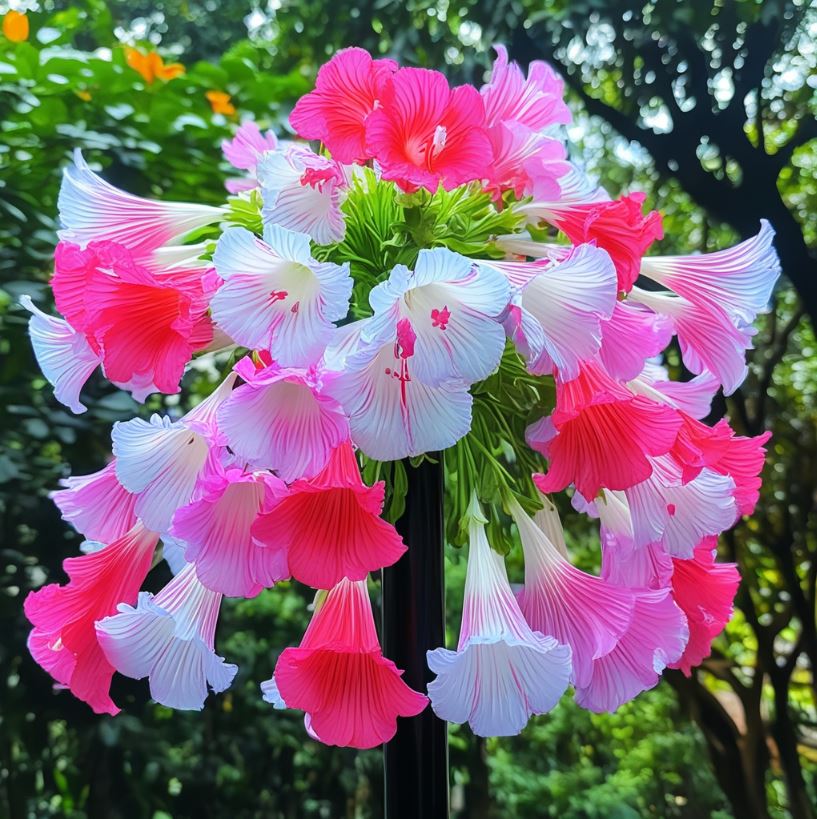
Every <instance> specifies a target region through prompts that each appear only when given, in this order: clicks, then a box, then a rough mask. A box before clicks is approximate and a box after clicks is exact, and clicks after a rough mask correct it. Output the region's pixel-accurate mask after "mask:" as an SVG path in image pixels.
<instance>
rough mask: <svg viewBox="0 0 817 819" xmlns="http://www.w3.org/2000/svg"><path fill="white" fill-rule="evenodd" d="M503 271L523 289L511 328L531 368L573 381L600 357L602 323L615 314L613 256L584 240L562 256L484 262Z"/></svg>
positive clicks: (510, 318)
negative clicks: (581, 369)
mask: <svg viewBox="0 0 817 819" xmlns="http://www.w3.org/2000/svg"><path fill="white" fill-rule="evenodd" d="M479 264H480V266H483V267H486V266H490V267H493V268H496V269H497V270H500V271H502V272H503V273H504V274H505V275H506V276H507V277H508V279H509V281H510V282H511V283H512V284H514V285H516V288H517V293H516V295H515V297H514V299H513V301H514V307H512V308H511V310H510V312H509V314H508V317H507V319H506V321H505V328H506V331H507V333H508V335H509V336H510V338H511V339H512V340H513V342H514V344H515V345H516V347H517V349H518V350H519V351H520V352H521V353H522V354H523V355H524V356H525V358H526V360H527V364H528V369H529V370H530V371H531V372H532V373H536V374H551V373H553V371H554V367H555V368H557V369H558V371H559V375H560V377H561V378H562V379H563V380H565V381H567V380H569V379H571V378H575V377H576V376H578V374H579V369H580V366H581V364H582V362H584V361H589V360H591V359H593V358H594V357H595V354H596V353H597V352H598V350H599V346H600V344H601V335H602V326H604V321H605V319H609V318H610V316H611V315H612V314H613V310H614V309H615V306H616V304H617V302H616V272H615V269H614V268H613V263H612V262H611V260H610V257H609V256H608V255H607V254H606V253H605V252H604V251H603V250H599V249H598V248H596V247H593V246H592V245H579V246H578V247H577V248H575V249H574V250H573V251H572V252H568V253H567V254H566V255H565V256H564V258H562V259H559V260H558V261H555V262H554V261H551V260H548V259H541V260H537V261H533V262H480V263H479Z"/></svg>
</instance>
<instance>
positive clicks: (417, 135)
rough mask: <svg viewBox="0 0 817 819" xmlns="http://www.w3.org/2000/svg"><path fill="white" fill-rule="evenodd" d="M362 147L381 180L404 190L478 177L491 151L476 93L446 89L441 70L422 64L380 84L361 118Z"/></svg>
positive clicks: (469, 88)
mask: <svg viewBox="0 0 817 819" xmlns="http://www.w3.org/2000/svg"><path fill="white" fill-rule="evenodd" d="M366 145H367V148H368V150H369V151H370V152H371V154H372V155H373V156H374V157H375V158H376V159H377V161H378V162H379V163H380V166H381V168H382V172H383V179H392V180H394V181H396V182H397V183H398V184H399V185H400V186H401V187H403V188H405V189H406V190H414V189H416V188H419V187H424V188H427V189H428V190H430V191H436V190H437V188H438V187H439V186H440V185H442V186H443V187H444V188H445V189H446V190H453V189H454V188H456V187H458V186H459V185H462V184H464V183H466V182H471V181H472V180H475V179H482V178H483V177H485V176H486V171H487V168H488V165H489V164H490V161H491V155H492V154H491V143H490V141H489V139H488V135H487V133H486V131H485V110H484V107H483V103H482V98H481V97H480V96H479V92H478V91H477V90H476V89H475V88H473V87H472V86H470V85H461V86H458V87H457V88H453V89H452V88H449V86H448V82H447V80H446V78H445V77H444V76H443V75H442V74H440V73H439V72H436V71H428V70H427V69H423V68H401V69H400V70H399V71H398V72H397V73H396V74H394V76H393V77H392V78H391V79H390V80H389V81H388V82H386V83H385V85H384V87H383V89H382V91H381V94H380V105H379V106H378V107H377V108H376V109H375V110H374V111H373V112H372V113H371V114H370V115H369V117H368V119H367V120H366Z"/></svg>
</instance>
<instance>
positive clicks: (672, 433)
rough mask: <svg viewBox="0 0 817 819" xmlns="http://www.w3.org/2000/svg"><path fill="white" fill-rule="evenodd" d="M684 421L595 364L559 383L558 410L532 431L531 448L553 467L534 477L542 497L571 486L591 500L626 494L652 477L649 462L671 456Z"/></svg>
mask: <svg viewBox="0 0 817 819" xmlns="http://www.w3.org/2000/svg"><path fill="white" fill-rule="evenodd" d="M680 424H681V419H680V417H679V415H678V413H677V412H676V411H674V410H672V409H671V408H670V407H668V406H666V405H665V404H659V403H657V402H655V401H651V400H650V399H648V398H644V397H643V396H640V395H634V394H633V393H632V392H630V391H629V390H628V389H627V388H626V387H624V386H622V385H621V384H619V383H617V382H616V381H614V380H613V379H612V378H610V376H609V375H607V374H606V373H605V372H604V370H603V369H602V368H601V367H600V366H599V365H598V364H595V363H589V364H586V365H584V366H583V367H582V369H581V374H580V375H579V377H578V378H576V379H574V380H572V381H568V382H567V383H563V382H561V381H560V380H559V379H557V382H556V409H555V410H554V411H553V413H552V414H551V415H550V416H549V417H547V418H544V419H542V421H539V422H538V423H537V424H535V425H533V426H531V427H529V428H528V433H527V438H528V443H529V444H530V446H532V447H533V448H534V449H537V450H538V451H540V452H542V454H544V455H545V456H546V457H547V458H548V459H549V461H550V465H549V469H548V472H547V474H546V475H535V476H534V481H535V483H536V485H537V486H538V487H539V489H540V490H541V491H542V492H545V493H548V492H556V491H559V490H561V489H564V488H565V487H566V486H568V485H569V484H570V483H574V484H575V485H576V489H578V490H579V492H581V494H582V495H584V496H585V497H586V498H591V499H592V498H594V497H595V496H596V494H597V493H598V491H599V490H600V489H602V488H608V489H627V488H628V487H630V486H634V485H635V484H638V483H640V482H641V481H644V480H646V479H647V478H649V476H650V475H651V474H652V465H651V463H650V460H649V459H650V456H655V455H663V454H664V453H666V452H668V451H669V450H670V448H671V447H672V445H673V444H674V443H675V439H676V437H677V434H678V429H679V427H680Z"/></svg>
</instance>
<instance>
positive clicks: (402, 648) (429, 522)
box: [383, 454, 448, 819]
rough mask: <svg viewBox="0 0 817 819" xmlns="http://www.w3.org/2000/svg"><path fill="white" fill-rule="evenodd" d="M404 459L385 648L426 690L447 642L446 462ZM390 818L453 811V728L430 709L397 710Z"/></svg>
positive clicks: (388, 783)
mask: <svg viewBox="0 0 817 819" xmlns="http://www.w3.org/2000/svg"><path fill="white" fill-rule="evenodd" d="M434 457H435V459H437V463H431V462H429V461H423V463H422V464H420V466H419V467H416V468H415V467H412V466H411V464H410V463H409V462H408V461H406V462H405V466H406V472H407V474H408V494H407V495H406V511H405V513H404V514H403V516H402V517H401V518H400V520H399V521H398V522H397V531H398V532H400V534H401V535H402V536H403V539H404V540H405V542H406V545H407V546H408V552H406V554H404V555H403V557H401V558H400V560H398V561H397V563H395V565H394V566H390V567H389V568H387V569H384V570H383V653H384V654H385V656H386V657H388V658H389V659H390V660H393V661H394V662H395V663H396V664H397V666H398V668H402V669H405V672H406V673H405V675H404V679H405V681H406V682H407V683H408V685H410V686H411V687H412V688H414V689H415V690H417V691H422V692H425V690H426V686H427V684H428V683H429V682H430V680H431V678H432V676H433V675H432V674H431V673H430V672H429V670H428V666H427V665H426V651H428V650H429V649H433V648H437V647H438V646H441V645H445V584H444V574H443V542H444V529H443V466H442V457H441V455H439V456H438V455H436V454H435V455H434ZM383 762H384V781H385V792H386V793H385V805H386V819H445V817H447V816H448V734H447V731H446V724H445V722H444V721H443V720H440V719H438V718H437V717H436V716H435V715H434V712H433V711H432V710H431V708H430V707H429V708H426V710H425V711H423V713H422V714H420V715H419V716H417V717H412V718H410V719H403V718H402V717H398V720H397V734H396V735H395V737H394V739H392V741H391V742H388V743H386V745H384V746H383Z"/></svg>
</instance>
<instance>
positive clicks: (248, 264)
mask: <svg viewBox="0 0 817 819" xmlns="http://www.w3.org/2000/svg"><path fill="white" fill-rule="evenodd" d="M213 264H214V265H215V268H216V273H218V275H219V276H220V277H221V278H222V279H224V284H223V285H222V286H221V287H220V288H219V290H218V292H217V293H216V294H215V296H214V297H213V300H212V302H211V310H212V314H213V318H214V319H215V321H216V323H217V324H218V325H219V326H220V327H221V328H222V329H223V330H224V331H225V332H226V333H227V334H228V335H229V336H230V337H231V338H232V339H233V340H234V341H235V342H236V343H237V344H241V345H243V346H245V347H250V348H255V349H265V350H269V351H270V353H271V355H272V357H273V359H275V361H277V362H278V363H279V364H280V365H281V366H283V367H296V366H301V367H306V366H309V365H310V364H314V363H315V362H316V360H317V359H318V358H319V357H320V355H321V353H322V352H323V349H324V347H325V346H326V344H327V342H328V341H329V339H330V336H331V333H332V331H333V330H334V327H335V325H334V324H333V322H335V321H340V320H341V319H343V318H345V317H346V314H347V312H348V311H349V298H350V296H351V294H352V278H351V276H350V275H349V266H348V265H343V266H341V265H336V264H332V263H331V262H318V261H316V260H315V259H313V258H312V252H311V250H310V246H309V236H307V235H306V234H304V233H294V232H293V231H290V230H285V229H284V228H281V227H279V226H277V225H267V227H266V228H265V230H264V239H263V240H262V239H259V238H258V237H257V236H255V235H254V234H253V233H251V232H250V231H249V230H246V229H245V228H242V227H233V228H228V229H227V230H226V231H225V232H224V233H222V235H221V237H220V238H219V240H218V243H217V245H216V250H215V253H214V254H213Z"/></svg>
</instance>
